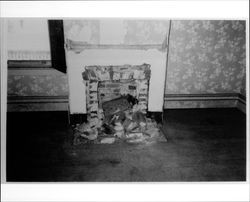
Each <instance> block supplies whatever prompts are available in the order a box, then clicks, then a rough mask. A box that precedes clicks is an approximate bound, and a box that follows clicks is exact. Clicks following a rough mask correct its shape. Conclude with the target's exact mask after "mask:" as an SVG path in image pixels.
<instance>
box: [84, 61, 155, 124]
mask: <svg viewBox="0 0 250 202" xmlns="http://www.w3.org/2000/svg"><path fill="white" fill-rule="evenodd" d="M150 73H151V71H150V65H149V64H142V65H118V66H100V65H97V66H86V67H85V71H84V72H83V73H82V77H83V81H84V83H85V86H86V108H87V120H88V122H89V123H90V125H91V126H95V125H99V126H101V125H102V124H103V118H104V115H106V116H107V114H109V112H110V111H121V110H123V108H124V107H125V108H126V103H125V105H124V104H122V103H121V102H119V101H116V102H113V103H111V105H112V106H111V107H109V110H108V108H107V107H106V108H104V106H107V105H108V104H107V103H108V102H109V101H111V100H117V99H120V98H121V97H122V96H123V97H124V96H131V97H132V98H134V99H136V100H137V101H138V103H137V105H138V107H139V108H140V111H141V112H142V113H144V114H146V112H147V109H148V90H149V81H150V75H151V74H150ZM125 102H126V101H125ZM114 103H116V105H117V106H114ZM125 108H124V109H125ZM105 109H106V110H105Z"/></svg>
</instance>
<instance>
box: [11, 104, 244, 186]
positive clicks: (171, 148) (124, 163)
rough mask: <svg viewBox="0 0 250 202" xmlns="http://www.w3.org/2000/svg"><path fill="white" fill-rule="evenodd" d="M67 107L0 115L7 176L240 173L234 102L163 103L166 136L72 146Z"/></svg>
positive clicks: (200, 177) (239, 128)
mask: <svg viewBox="0 0 250 202" xmlns="http://www.w3.org/2000/svg"><path fill="white" fill-rule="evenodd" d="M67 119H68V114H67V112H19V113H14V112H11V113H8V114H7V181H10V182H79V181H80V182H131V181H133V182H136V181H140V182H145V181H153V182H160V181H167V182H186V181H187V182H195V181H198V182H200V181H245V180H246V115H245V114H244V113H242V112H241V111H239V110H237V109H179V110H174V109H171V110H165V112H164V123H163V131H164V133H165V136H166V137H167V140H168V141H167V142H166V143H156V144H150V145H131V144H125V143H118V144H113V145H78V146H73V145H72V144H71V142H72V130H71V128H70V127H69V126H68V120H67Z"/></svg>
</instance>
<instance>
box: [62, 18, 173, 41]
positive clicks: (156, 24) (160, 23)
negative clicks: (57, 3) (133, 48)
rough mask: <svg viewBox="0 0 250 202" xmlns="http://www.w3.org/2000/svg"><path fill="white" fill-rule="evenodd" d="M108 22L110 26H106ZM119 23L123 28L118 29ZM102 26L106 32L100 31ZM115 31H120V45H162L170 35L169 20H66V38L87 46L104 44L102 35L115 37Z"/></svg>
mask: <svg viewBox="0 0 250 202" xmlns="http://www.w3.org/2000/svg"><path fill="white" fill-rule="evenodd" d="M107 21H108V24H105V22H107ZM117 22H119V23H118V24H122V26H121V27H120V26H119V27H117ZM102 25H103V26H104V28H105V30H101V29H100V26H102ZM115 29H120V30H119V33H120V34H121V38H122V39H121V41H120V42H119V44H124V45H131V44H133V45H143V44H162V43H163V41H164V40H165V38H166V34H167V33H168V29H169V20H135V19H133V20H127V19H114V20H112V19H109V20H107V19H106V20H101V19H99V20H98V19H97V20H93V19H92V20H91V19H90V20H86V19H84V20H78V19H77V20H76V19H74V20H73V19H72V20H64V32H65V38H66V39H71V40H74V41H81V42H85V43H86V44H100V43H102V42H101V41H100V38H101V35H104V34H107V33H106V32H108V33H109V34H110V35H111V36H113V34H114V32H116V31H117V30H115ZM104 31H105V33H104ZM116 37H118V36H116Z"/></svg>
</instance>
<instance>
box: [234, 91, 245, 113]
mask: <svg viewBox="0 0 250 202" xmlns="http://www.w3.org/2000/svg"><path fill="white" fill-rule="evenodd" d="M236 107H237V108H238V109H239V110H240V111H242V112H244V113H246V96H244V95H242V94H240V95H239V99H238V101H237V104H236Z"/></svg>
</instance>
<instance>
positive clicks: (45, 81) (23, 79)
mask: <svg viewBox="0 0 250 202" xmlns="http://www.w3.org/2000/svg"><path fill="white" fill-rule="evenodd" d="M8 95H9V96H63V95H68V79H67V76H66V75H9V76H8Z"/></svg>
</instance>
